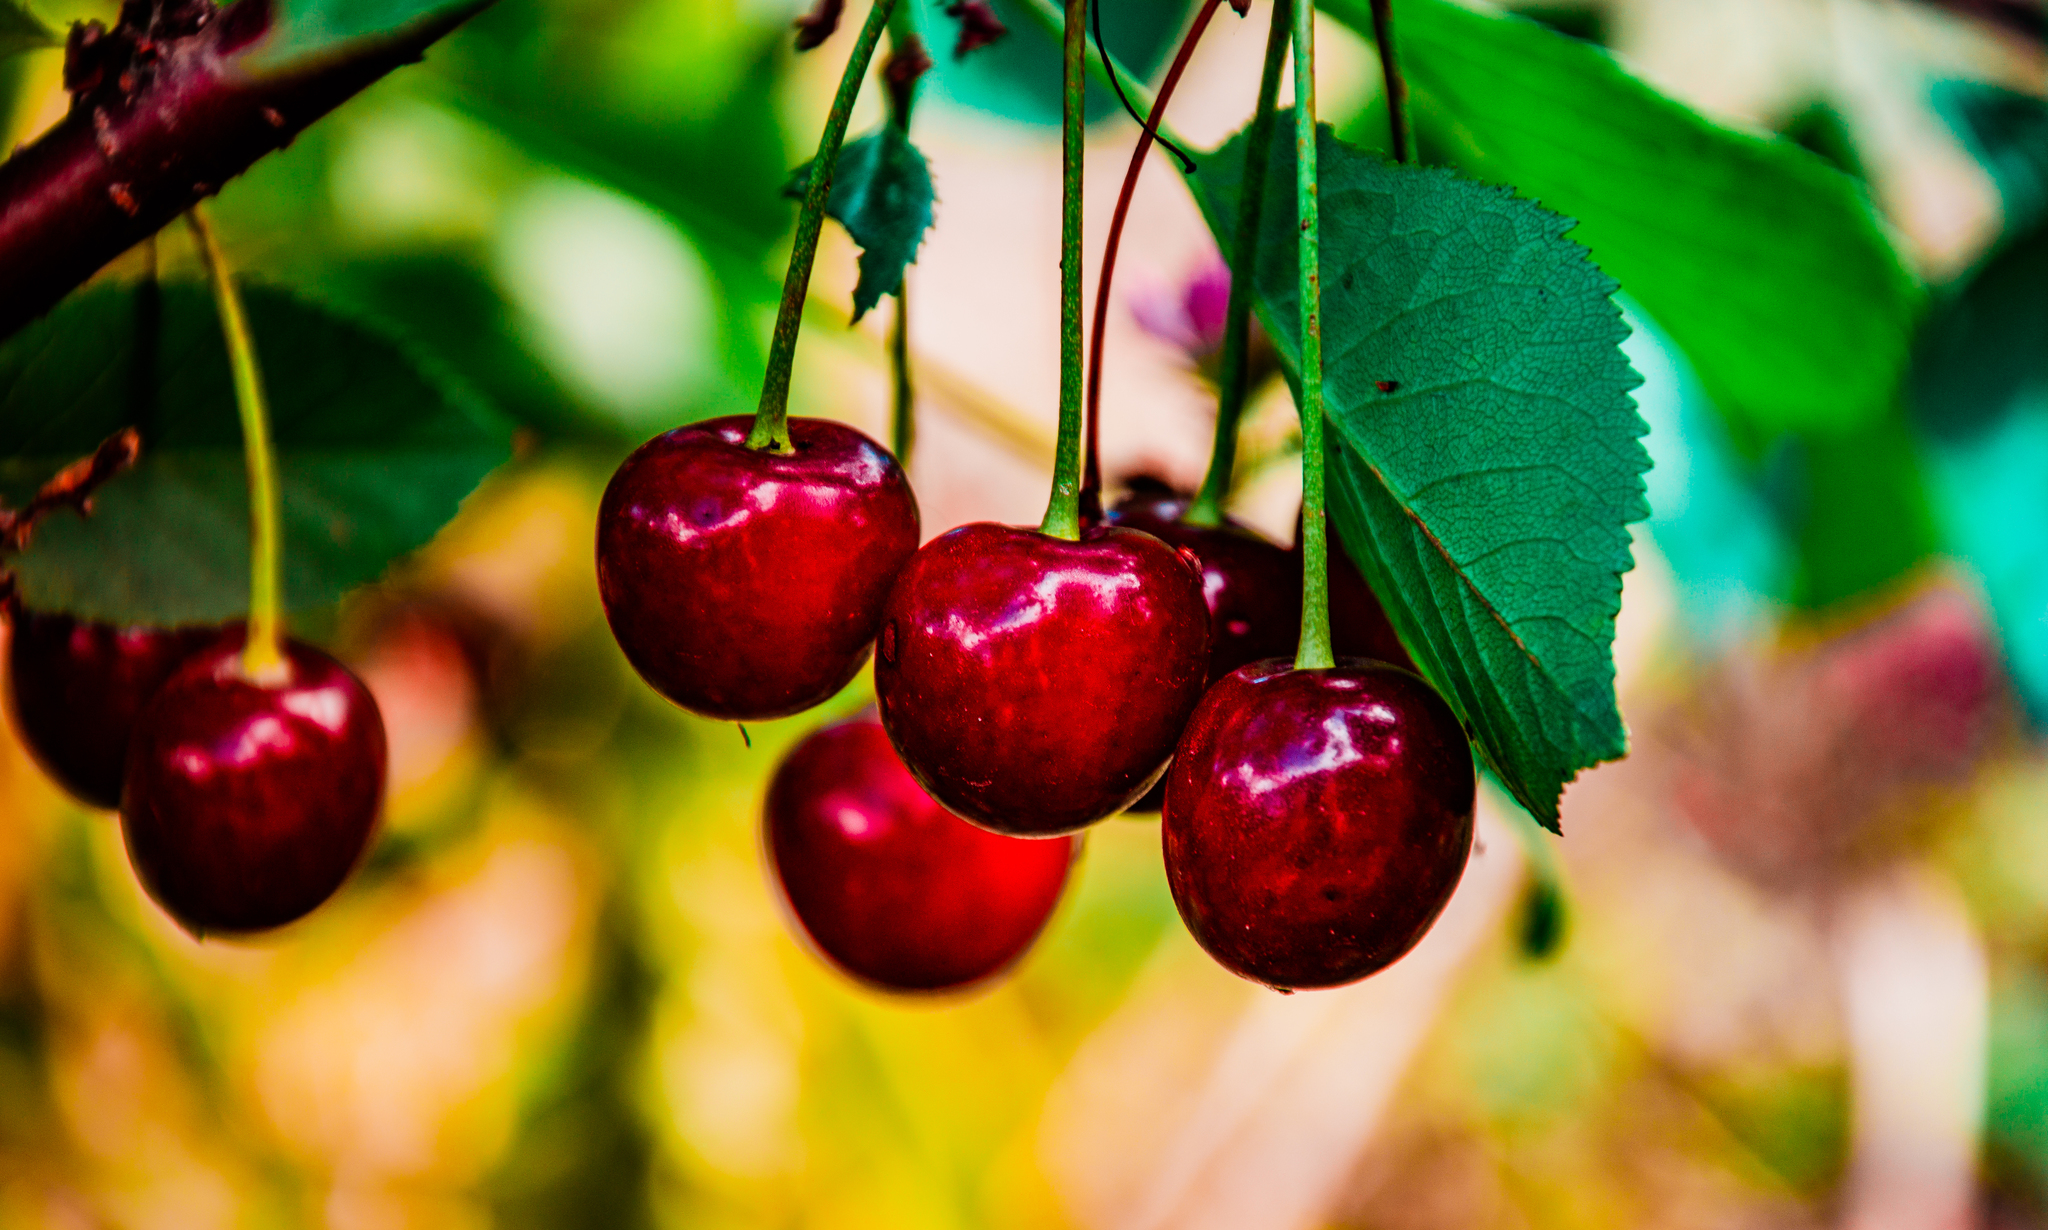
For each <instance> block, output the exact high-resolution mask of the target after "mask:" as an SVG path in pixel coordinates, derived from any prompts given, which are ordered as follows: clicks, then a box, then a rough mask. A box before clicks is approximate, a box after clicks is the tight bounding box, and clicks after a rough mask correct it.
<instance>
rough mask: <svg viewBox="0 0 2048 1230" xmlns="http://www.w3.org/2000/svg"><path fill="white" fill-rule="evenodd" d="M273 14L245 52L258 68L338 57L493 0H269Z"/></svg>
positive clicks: (425, 30)
mask: <svg viewBox="0 0 2048 1230" xmlns="http://www.w3.org/2000/svg"><path fill="white" fill-rule="evenodd" d="M272 3H274V4H276V5H277V10H278V11H277V18H276V21H275V23H274V24H273V25H272V27H271V30H270V33H269V34H268V35H267V36H265V37H264V39H263V41H262V42H261V43H260V44H258V45H257V46H256V48H255V49H254V50H253V51H252V52H251V53H250V63H251V64H252V65H254V66H255V67H256V68H258V69H259V70H261V71H263V72H277V71H281V70H284V69H287V68H297V67H300V66H301V65H304V64H308V63H313V62H318V61H322V60H336V59H343V58H346V57H349V56H353V55H358V54H362V53H364V52H371V51H375V50H377V49H379V48H381V47H384V46H387V45H389V44H392V43H398V42H403V41H408V40H412V39H416V38H421V37H431V36H432V34H433V33H435V32H439V31H443V30H447V29H450V28H452V27H454V26H456V25H458V24H460V23H461V22H462V21H463V20H464V19H465V18H468V17H470V16H471V15H473V14H475V13H477V12H479V11H481V10H483V9H485V8H488V7H489V6H490V5H491V4H492V3H493V0H272Z"/></svg>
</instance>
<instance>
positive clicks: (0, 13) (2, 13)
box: [0, 0, 58, 60]
mask: <svg viewBox="0 0 2048 1230" xmlns="http://www.w3.org/2000/svg"><path fill="white" fill-rule="evenodd" d="M57 42H58V39H57V36H56V35H55V34H53V33H51V31H50V27H48V26H46V25H44V24H43V23H42V21H41V20H40V19H38V18H37V17H36V15H35V14H34V13H31V12H29V11H28V8H27V7H26V6H24V5H22V4H19V3H17V0H0V60H4V59H6V58H7V57H8V56H11V55H15V54H18V53H20V52H23V51H34V50H35V49H36V48H38V47H55V46H56V45H57Z"/></svg>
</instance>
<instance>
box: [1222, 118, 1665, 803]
mask: <svg viewBox="0 0 2048 1230" xmlns="http://www.w3.org/2000/svg"><path fill="white" fill-rule="evenodd" d="M1292 132H1293V130H1292V127H1291V125H1290V124H1289V123H1288V122H1286V121H1284V120H1283V121H1282V122H1281V123H1278V124H1276V125H1275V126H1274V135H1275V141H1274V147H1273V154H1272V158H1271V162H1270V171H1269V177H1268V179H1267V182H1266V186H1265V187H1266V194H1267V195H1266V202H1265V207H1264V214H1263V217H1264V222H1265V226H1264V234H1263V235H1262V237H1261V240H1260V250H1259V262H1258V306H1259V310H1260V314H1261V317H1262V319H1263V321H1264V322H1265V324H1266V327H1267V329H1268V331H1269V332H1271V333H1272V335H1273V337H1274V338H1275V340H1276V342H1277V344H1278V346H1279V349H1280V352H1281V356H1282V358H1283V360H1284V361H1285V362H1287V363H1288V364H1289V365H1290V367H1291V366H1292V365H1293V364H1294V363H1295V362H1296V361H1297V356H1298V355H1299V354H1300V350H1299V334H1300V323H1299V308H1298V307H1297V304H1298V302H1299V300H1298V297H1297V294H1296V267H1297V257H1296V255H1295V254H1296V251H1297V242H1296V227H1295V221H1294V220H1295V216H1296V214H1295V210H1294V208H1293V196H1294V193H1293V187H1294V175H1295V171H1294V141H1293V136H1292ZM1319 148H1320V149H1321V151H1322V152H1321V154H1320V157H1321V159H1322V161H1321V164H1320V170H1321V177H1322V185H1321V186H1322V194H1323V201H1324V211H1323V226H1324V230H1323V236H1322V244H1323V249H1322V250H1323V262H1324V271H1323V288H1324V298H1323V311H1324V326H1323V327H1324V342H1323V347H1324V355H1325V363H1326V368H1325V373H1324V380H1325V384H1324V392H1325V395H1326V398H1327V406H1328V414H1329V418H1330V422H1331V426H1332V427H1333V429H1334V430H1333V431H1332V433H1331V437H1332V440H1331V443H1332V448H1331V452H1330V455H1329V462H1328V464H1329V473H1330V479H1331V484H1330V485H1331V509H1332V513H1333V515H1334V516H1335V517H1336V519H1337V522H1338V528H1339V530H1340V532H1341V534H1342V536H1343V540H1344V542H1345V543H1347V544H1348V546H1349V547H1350V549H1351V551H1352V552H1353V554H1354V558H1355V559H1356V561H1357V563H1358V565H1359V568H1360V570H1361V571H1363V572H1364V574H1365V576H1366V579H1367V580H1368V581H1369V582H1370V583H1371V585H1372V588H1373V591H1374V592H1375V593H1378V594H1380V595H1381V596H1382V597H1383V598H1391V599H1392V600H1391V601H1389V602H1387V603H1386V606H1387V612H1388V614H1389V616H1391V617H1392V619H1393V622H1394V626H1395V628H1396V629H1398V630H1399V631H1400V633H1401V639H1402V641H1403V642H1404V643H1406V644H1407V646H1408V648H1409V650H1410V652H1411V653H1413V654H1414V656H1415V659H1416V661H1417V662H1418V663H1420V664H1421V665H1422V667H1423V669H1424V671H1425V673H1426V674H1428V676H1429V677H1430V679H1431V680H1432V681H1433V682H1434V683H1436V684H1437V686H1438V687H1439V688H1441V689H1442V690H1443V692H1444V694H1445V697H1446V699H1448V700H1449V701H1450V703H1451V705H1452V707H1453V708H1455V709H1456V710H1457V711H1458V715H1459V716H1460V717H1461V718H1462V719H1464V721H1465V722H1466V724H1467V726H1468V728H1469V729H1471V730H1472V732H1473V736H1474V738H1475V740H1476V741H1477V743H1478V745H1479V747H1480V749H1481V751H1482V752H1483V753H1484V754H1485V756H1486V759H1487V760H1488V762H1489V763H1490V764H1491V765H1492V766H1493V768H1494V770H1495V772H1496V773H1497V774H1498V775H1499V777H1500V779H1501V781H1502V782H1503V783H1504V784H1505V785H1506V786H1507V788H1508V790H1509V792H1510V793H1512V794H1513V795H1514V796H1515V798H1516V800H1517V801H1518V802H1520V803H1521V804H1522V805H1523V806H1524V807H1526V808H1527V809H1528V810H1529V812H1530V814H1532V815H1534V816H1535V817H1537V818H1538V819H1539V820H1541V821H1542V822H1543V823H1544V825H1545V827H1548V828H1550V829H1552V830H1553V831H1554V830H1555V829H1556V827H1557V799H1558V796H1559V794H1560V793H1561V791H1562V790H1563V787H1564V783H1565V782H1567V781H1569V780H1571V778H1572V777H1574V776H1576V774H1577V772H1578V771H1579V770H1580V769H1583V768H1587V767H1590V766H1592V765H1594V764H1598V763H1600V762H1601V761H1603V760H1612V759H1614V758H1616V757H1618V756H1621V755H1623V754H1625V753H1626V751H1627V748H1628V740H1627V735H1626V732H1625V731H1624V730H1623V728H1622V724H1621V715H1620V713H1619V712H1618V710H1617V709H1616V707H1615V700H1614V660H1613V654H1612V646H1613V641H1614V616H1615V613H1616V612H1617V611H1618V610H1619V609H1620V607H1621V574H1622V573H1624V572H1626V571H1628V569H1629V568H1631V567H1632V566H1633V560H1632V557H1631V554H1630V545H1629V535H1628V529H1627V526H1628V523H1629V522H1631V521H1636V520H1639V519H1641V518H1642V517H1643V516H1645V515H1646V514H1647V513H1648V511H1649V508H1648V505H1647V503H1646V502H1645V500H1644V498H1643V479H1642V474H1643V471H1645V470H1647V469H1648V468H1649V464H1650V462H1649V455H1648V453H1646V452H1645V451H1644V449H1643V446H1642V444H1641V442H1640V437H1641V436H1642V435H1643V434H1644V433H1645V432H1646V431H1647V430H1648V428H1647V427H1645V426H1644V424H1643V420H1642V419H1641V417H1639V416H1638V415H1637V414H1636V411H1635V407H1634V404H1633V402H1632V401H1631V400H1630V398H1629V395H1628V392H1629V390H1630V389H1631V388H1633V387H1635V385H1636V384H1637V383H1639V379H1638V377H1637V376H1636V374H1635V372H1634V371H1633V370H1632V369H1631V368H1630V367H1629V364H1628V361H1627V359H1626V358H1624V357H1623V355H1622V352H1621V348H1620V344H1621V341H1622V339H1623V337H1625V336H1626V334H1627V329H1626V327H1625V326H1624V325H1623V324H1622V322H1621V312H1620V309H1618V308H1617V307H1616V306H1615V305H1614V302H1613V300H1612V298H1611V297H1610V296H1611V295H1612V293H1613V291H1614V283H1613V282H1612V281H1610V280H1609V279H1608V278H1607V277H1606V276H1605V275H1604V274H1602V273H1601V272H1600V270H1599V269H1598V268H1596V267H1595V266H1594V265H1593V263H1592V262H1591V261H1590V260H1589V259H1587V256H1586V251H1585V249H1584V248H1581V247H1580V246H1579V245H1578V244H1576V243H1573V242H1571V241H1570V240H1568V239H1565V238H1564V233H1565V231H1567V230H1569V229H1570V228H1571V226H1572V222H1571V220H1570V219H1568V218H1563V217H1560V216H1558V215H1557V214H1554V213H1551V212H1549V211H1548V210H1545V209H1542V208H1540V207H1538V206H1536V205H1534V204H1531V203H1530V202H1528V201H1524V200H1521V199H1519V198H1517V197H1515V196H1514V195H1513V194H1512V193H1510V192H1509V191H1507V190H1505V189H1502V188H1497V187H1491V186H1488V185H1483V184H1476V183H1473V182H1471V181H1470V180H1465V179H1461V178H1459V177H1458V176H1456V175H1454V174H1452V173H1451V172H1449V171H1444V170H1434V169H1417V168H1412V167H1398V166H1392V165H1389V164H1387V163H1384V162H1381V161H1380V160H1378V159H1376V158H1373V157H1371V156H1370V155H1367V154H1364V153H1362V152H1360V151H1358V150H1356V149H1354V148H1352V147H1350V146H1347V145H1345V144H1344V143H1343V142H1341V141H1339V140H1337V139H1336V138H1335V137H1334V136H1331V135H1330V134H1329V133H1328V132H1327V131H1325V132H1324V133H1323V134H1322V143H1321V145H1320V147H1319ZM1243 163H1244V138H1243V136H1242V135H1241V134H1240V135H1239V136H1237V137H1235V138H1233V139H1232V140H1231V141H1230V142H1229V143H1228V144H1226V145H1225V146H1224V147H1223V148H1222V149H1221V150H1219V151H1217V152H1216V153H1214V154H1211V155H1208V156H1207V157H1205V158H1204V159H1203V160H1202V162H1201V169H1200V171H1199V172H1198V174H1197V175H1196V178H1195V186H1196V195H1197V199H1198V200H1199V201H1200V202H1201V205H1202V208H1203V212H1204V213H1205V215H1206V216H1207V217H1208V220H1209V226H1210V230H1211V231H1212V232H1213V233H1214V234H1215V235H1216V237H1217V241H1218V243H1219V244H1221V245H1223V246H1224V247H1225V249H1226V250H1227V249H1228V247H1229V243H1230V239H1231V237H1232V236H1233V235H1234V233H1235V225H1236V224H1235V222H1234V220H1233V219H1234V218H1235V216H1236V213H1237V202H1238V200H1239V197H1240V192H1241V189H1242V185H1241V183H1240V182H1239V177H1240V176H1241V174H1242V169H1241V168H1242V166H1243Z"/></svg>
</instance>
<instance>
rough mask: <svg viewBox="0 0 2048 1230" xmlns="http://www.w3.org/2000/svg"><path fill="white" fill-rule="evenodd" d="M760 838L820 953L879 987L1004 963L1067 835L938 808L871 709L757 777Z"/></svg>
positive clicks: (1013, 953) (1045, 902)
mask: <svg viewBox="0 0 2048 1230" xmlns="http://www.w3.org/2000/svg"><path fill="white" fill-rule="evenodd" d="M763 823H764V827H765V829H766V833H765V837H766V841H765V844H766V846H767V851H768V857H769V859H770V861H771V863H772V865H773V867H774V869H775V878H776V880H777V881H778V882H779V883H780V885H781V887H782V892H783V895H784V897H785V899H786V900H787V901H788V902H789V905H790V909H791V910H792V911H793V912H794V913H795V914H796V917H797V921H798V922H800V923H801V924H802V925H803V929H804V931H805V933H806V934H808V935H809V936H810V938H811V940H812V942H813V943H814V944H816V946H817V948H818V950H819V951H820V952H822V953H823V954H824V955H825V957H826V958H827V959H828V960H830V961H831V962H832V964H834V965H836V966H838V967H839V968H840V969H843V970H845V971H846V972H847V973H848V974H851V975H852V976H853V977H855V978H857V979H859V980H860V981H862V982H865V983H868V984H870V985H872V986H877V987H881V988H883V989H885V990H890V991H937V990H944V989H948V988H952V987H962V986H966V985H968V984H970V983H975V982H979V981H981V980H982V979H985V978H988V977H990V976H991V975H993V974H996V973H998V972H999V971H1001V970H1004V969H1006V968H1008V967H1009V966H1010V965H1012V964H1014V963H1015V962H1016V960H1017V959H1018V958H1019V957H1021V956H1022V955H1023V954H1024V951H1025V949H1027V948H1029V947H1030V946H1031V943H1032V941H1033V940H1035V939H1037V938H1038V933H1039V931H1040V930H1042V929H1043V928H1044V926H1045V922H1046V919H1048V918H1049V917H1051V916H1052V911H1053V907H1054V906H1056V905H1058V904H1059V899H1060V891H1061V889H1062V888H1064V887H1065V885H1066V882H1067V870H1068V868H1069V867H1071V866H1072V864H1073V860H1074V846H1075V842H1074V839H1073V838H1071V837H1062V838H1059V839H1057V840H1054V841H1025V840H1022V839H1020V838H1016V837H1005V836H1002V835H1000V834H997V833H990V832H986V831H984V830H982V829H978V828H976V827H974V826H973V825H971V824H969V823H967V822H966V821H965V820H962V819H960V818H959V817H958V816H955V815H954V814H953V813H951V812H949V811H947V810H946V809H945V808H943V807H941V806H939V805H938V803H936V802H934V801H933V800H932V797H931V796H930V795H928V794H926V793H925V792H924V791H923V790H922V789H921V788H919V786H918V784H917V782H916V781H915V780H914V779H912V777H911V776H910V770H908V769H906V768H904V767H903V761H902V759H901V758H899V757H898V756H897V755H896V749H894V748H892V747H890V746H889V738H888V736H887V735H886V734H884V733H883V731H882V724H881V722H880V721H878V720H876V719H875V718H874V717H873V716H871V715H863V716H861V717H857V718H854V719H852V720H850V721H846V722H840V723H838V724H836V725H832V726H827V727H825V728H824V729H823V730H820V731H817V732H816V733H814V734H812V735H810V736H809V737H808V738H806V739H805V740H804V741H803V742H801V743H799V744H797V745H796V748H795V749H794V750H793V751H791V752H790V754H789V756H788V758H787V759H785V760H784V761H783V762H782V766H781V767H780V768H778V769H777V770H776V771H775V778H774V780H773V781H771V782H770V783H769V786H768V806H767V811H766V814H765V816H764V818H763Z"/></svg>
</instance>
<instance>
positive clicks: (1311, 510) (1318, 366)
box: [1292, 0, 1337, 670]
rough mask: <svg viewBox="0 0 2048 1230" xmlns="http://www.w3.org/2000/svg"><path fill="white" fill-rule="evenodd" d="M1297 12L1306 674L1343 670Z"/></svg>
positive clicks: (1314, 215) (1306, 51)
mask: <svg viewBox="0 0 2048 1230" xmlns="http://www.w3.org/2000/svg"><path fill="white" fill-rule="evenodd" d="M1292 3H1293V6H1294V160H1295V180H1294V199H1295V207H1296V210H1297V217H1299V218H1300V224H1301V643H1300V646H1299V648H1297V649H1296V651H1295V654H1294V665H1295V667H1296V668H1297V669H1300V670H1322V669H1327V668H1329V667H1332V666H1335V665H1336V664H1337V658H1336V655H1335V654H1334V653H1333V652H1332V651H1331V648H1330V553H1329V536H1328V527H1327V525H1326V522H1325V518H1324V514H1323V285H1322V284H1323V266H1322V259H1323V258H1322V219H1321V217H1320V210H1319V209H1318V206H1317V199H1316V3H1315V0H1292Z"/></svg>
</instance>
